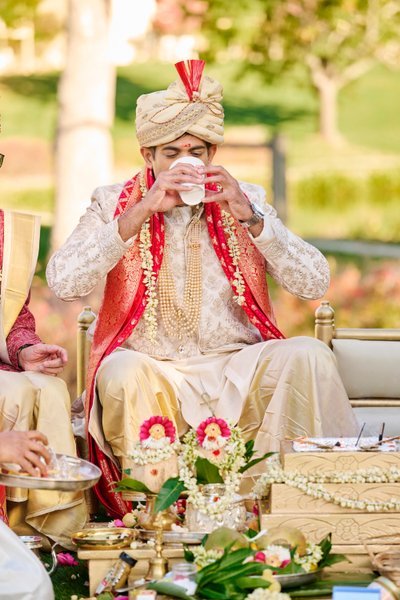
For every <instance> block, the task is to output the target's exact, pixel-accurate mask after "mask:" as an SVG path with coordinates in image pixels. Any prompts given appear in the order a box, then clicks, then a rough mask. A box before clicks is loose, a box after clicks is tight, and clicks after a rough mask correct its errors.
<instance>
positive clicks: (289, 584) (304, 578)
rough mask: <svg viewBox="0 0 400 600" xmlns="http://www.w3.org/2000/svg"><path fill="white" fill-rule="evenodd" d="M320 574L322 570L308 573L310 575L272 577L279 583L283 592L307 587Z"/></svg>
mask: <svg viewBox="0 0 400 600" xmlns="http://www.w3.org/2000/svg"><path fill="white" fill-rule="evenodd" d="M321 573H322V569H317V570H316V571H310V573H288V574H287V575H274V578H275V579H277V580H278V581H279V583H280V584H281V586H282V589H283V590H286V589H288V588H294V587H299V586H301V585H307V584H309V583H312V582H313V581H315V580H316V579H317V578H318V577H319V576H320V575H321Z"/></svg>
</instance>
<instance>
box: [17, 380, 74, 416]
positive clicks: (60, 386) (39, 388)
mask: <svg viewBox="0 0 400 600" xmlns="http://www.w3.org/2000/svg"><path fill="white" fill-rule="evenodd" d="M24 375H25V377H26V378H27V379H29V381H30V384H31V386H32V388H33V389H34V390H35V396H36V402H37V403H38V402H41V401H43V402H45V401H47V400H48V399H50V400H51V402H52V404H56V405H58V406H60V405H61V406H62V405H63V406H64V407H65V408H66V410H67V411H68V412H70V410H71V398H70V395H69V392H68V388H67V384H66V383H65V381H64V380H63V379H60V378H59V377H53V376H52V375H45V374H44V373H36V372H32V371H29V372H26V373H24Z"/></svg>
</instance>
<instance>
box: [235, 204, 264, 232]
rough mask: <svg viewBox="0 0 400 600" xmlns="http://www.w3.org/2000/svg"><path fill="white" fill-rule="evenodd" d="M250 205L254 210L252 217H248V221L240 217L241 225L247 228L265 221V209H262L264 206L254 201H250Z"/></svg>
mask: <svg viewBox="0 0 400 600" xmlns="http://www.w3.org/2000/svg"><path fill="white" fill-rule="evenodd" d="M249 206H250V208H251V210H252V211H253V214H252V215H251V217H250V219H247V221H241V220H240V219H239V223H240V224H241V226H242V227H245V228H246V229H248V228H249V227H253V225H257V223H260V221H263V220H264V217H265V213H264V211H263V210H262V208H260V207H259V206H257V204H254V202H249Z"/></svg>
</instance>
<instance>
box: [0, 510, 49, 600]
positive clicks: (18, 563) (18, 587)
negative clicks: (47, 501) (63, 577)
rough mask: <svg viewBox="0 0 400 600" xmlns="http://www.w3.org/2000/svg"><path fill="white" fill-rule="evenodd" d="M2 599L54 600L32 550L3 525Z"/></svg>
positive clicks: (0, 544) (0, 553) (0, 545)
mask: <svg viewBox="0 0 400 600" xmlns="http://www.w3.org/2000/svg"><path fill="white" fill-rule="evenodd" d="M0 599H2V600H39V599H40V600H54V593H53V586H52V584H51V580H50V577H49V576H48V574H47V573H46V570H45V568H44V566H43V565H42V563H41V562H40V560H39V559H38V558H37V557H36V556H35V555H34V553H33V552H32V550H30V549H29V548H27V547H26V546H25V545H24V543H23V542H21V540H20V539H19V538H18V536H16V535H15V533H13V532H12V531H11V529H10V528H9V527H7V525H5V524H4V523H3V522H2V521H0Z"/></svg>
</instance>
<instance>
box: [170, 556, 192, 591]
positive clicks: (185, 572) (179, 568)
mask: <svg viewBox="0 0 400 600" xmlns="http://www.w3.org/2000/svg"><path fill="white" fill-rule="evenodd" d="M196 573H197V567H196V565H195V564H194V563H190V562H177V563H175V564H174V565H172V570H171V573H170V575H169V577H168V579H169V580H170V581H171V583H174V584H175V585H179V586H180V587H182V588H184V590H185V591H186V593H187V594H188V595H189V596H192V595H193V594H194V593H195V591H196V587H197V584H196Z"/></svg>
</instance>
